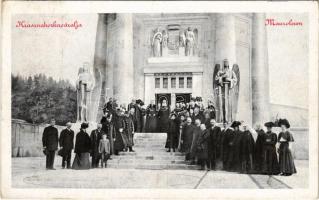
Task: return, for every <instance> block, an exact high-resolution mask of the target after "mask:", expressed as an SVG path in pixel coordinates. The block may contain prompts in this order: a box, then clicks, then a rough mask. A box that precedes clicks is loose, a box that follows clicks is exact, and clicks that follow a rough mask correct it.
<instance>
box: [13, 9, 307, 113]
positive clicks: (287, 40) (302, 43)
mask: <svg viewBox="0 0 319 200" xmlns="http://www.w3.org/2000/svg"><path fill="white" fill-rule="evenodd" d="M97 17H98V16H97V14H67V15H52V16H51V15H15V16H13V23H12V73H13V74H20V75H22V76H29V75H34V74H39V73H43V74H46V75H47V76H52V77H53V78H55V79H57V80H58V79H67V80H69V81H70V82H71V83H72V84H75V81H76V79H77V74H78V68H79V67H81V66H82V65H83V63H84V62H89V63H90V64H91V65H92V64H93V58H94V46H95V36H96V27H97ZM266 18H271V19H275V20H276V21H284V22H285V21H289V20H290V19H292V20H293V21H301V22H303V26H267V27H266V28H267V37H268V57H269V61H268V63H269V80H270V101H271V103H276V104H283V105H290V106H296V107H302V108H307V107H308V20H307V15H305V14H296V13H291V14H279V13H267V15H266ZM21 20H24V21H26V22H32V23H42V22H43V21H45V22H48V23H49V22H54V21H56V22H68V23H73V22H74V21H77V22H78V23H81V25H82V27H80V28H78V29H74V28H16V23H17V21H21Z"/></svg>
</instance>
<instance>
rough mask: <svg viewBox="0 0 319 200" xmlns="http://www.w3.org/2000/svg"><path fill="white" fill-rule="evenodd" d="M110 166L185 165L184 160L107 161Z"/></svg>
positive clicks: (124, 159) (130, 159)
mask: <svg viewBox="0 0 319 200" xmlns="http://www.w3.org/2000/svg"><path fill="white" fill-rule="evenodd" d="M108 163H110V164H140V165H153V164H185V165H186V164H187V162H186V161H185V160H175V159H171V160H143V159H132V158H129V159H126V158H123V159H112V160H109V161H108Z"/></svg>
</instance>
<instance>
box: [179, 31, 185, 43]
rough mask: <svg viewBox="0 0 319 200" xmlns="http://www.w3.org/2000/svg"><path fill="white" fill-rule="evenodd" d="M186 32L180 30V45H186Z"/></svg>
mask: <svg viewBox="0 0 319 200" xmlns="http://www.w3.org/2000/svg"><path fill="white" fill-rule="evenodd" d="M185 40H186V38H185V34H184V31H182V30H181V31H180V32H179V47H184V46H185Z"/></svg>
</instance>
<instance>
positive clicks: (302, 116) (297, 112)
mask: <svg viewBox="0 0 319 200" xmlns="http://www.w3.org/2000/svg"><path fill="white" fill-rule="evenodd" d="M277 115H278V118H287V119H288V120H289V122H290V124H291V126H293V127H308V109H306V108H300V107H295V106H287V105H280V104H274V103H271V104H270V117H271V119H272V120H274V119H275V118H276V116H277Z"/></svg>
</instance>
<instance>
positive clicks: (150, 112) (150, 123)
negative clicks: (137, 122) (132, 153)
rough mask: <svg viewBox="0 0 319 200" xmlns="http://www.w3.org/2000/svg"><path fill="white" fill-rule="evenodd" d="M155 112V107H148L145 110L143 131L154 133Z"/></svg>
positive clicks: (155, 129)
mask: <svg viewBox="0 0 319 200" xmlns="http://www.w3.org/2000/svg"><path fill="white" fill-rule="evenodd" d="M156 116H157V112H156V108H155V107H149V108H147V110H146V123H145V132H146V133H155V132H156V131H157V118H156Z"/></svg>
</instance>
